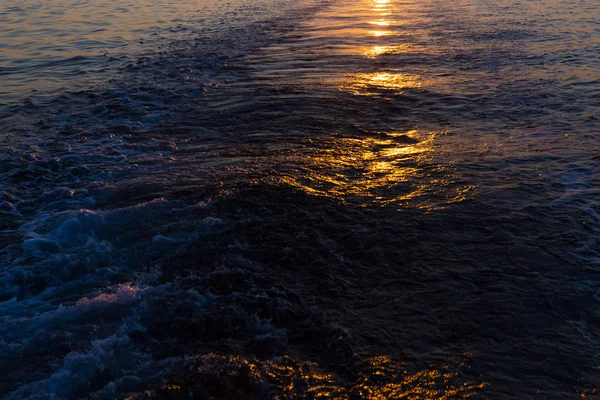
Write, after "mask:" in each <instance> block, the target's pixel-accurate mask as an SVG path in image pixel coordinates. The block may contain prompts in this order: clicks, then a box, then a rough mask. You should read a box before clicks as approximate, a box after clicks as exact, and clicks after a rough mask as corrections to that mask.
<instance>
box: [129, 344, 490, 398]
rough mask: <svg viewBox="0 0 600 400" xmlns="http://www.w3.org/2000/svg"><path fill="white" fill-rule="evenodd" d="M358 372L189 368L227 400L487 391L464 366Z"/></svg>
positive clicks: (220, 364) (391, 366) (373, 367)
mask: <svg viewBox="0 0 600 400" xmlns="http://www.w3.org/2000/svg"><path fill="white" fill-rule="evenodd" d="M357 368H358V371H357V373H356V378H355V379H354V380H353V381H352V382H348V381H344V380H342V379H341V378H340V377H338V376H336V375H334V374H332V373H327V372H323V371H322V370H321V368H320V367H319V365H318V364H317V363H314V362H311V361H303V360H298V359H295V358H293V357H289V356H284V357H278V358H277V359H275V360H267V361H262V360H258V359H254V358H245V357H241V356H235V355H221V354H207V355H204V356H201V357H198V358H197V359H195V360H193V361H192V362H191V365H190V368H189V370H190V371H191V372H190V375H191V376H189V377H188V379H189V380H190V381H191V383H193V384H194V385H195V386H196V387H198V386H200V387H202V385H203V384H205V383H208V384H207V385H206V389H208V390H210V388H215V382H222V384H221V385H217V386H216V387H217V388H218V389H219V393H220V395H221V396H225V397H229V396H230V395H231V396H233V397H235V398H237V397H236V396H235V394H238V393H241V392H244V393H245V394H246V395H251V393H252V392H253V391H254V390H260V391H261V392H262V393H265V390H268V392H269V396H273V397H271V398H273V399H281V400H283V399H290V398H328V399H336V400H346V399H356V398H361V399H373V400H376V399H377V400H379V399H381V400H384V399H411V400H421V399H422V400H425V399H428V400H448V399H467V398H470V397H473V396H475V395H477V394H478V393H479V392H481V391H482V390H483V389H484V387H485V386H486V383H485V382H481V383H476V382H472V381H470V380H468V379H467V378H466V377H465V375H466V371H467V370H468V369H469V366H468V365H467V364H466V363H465V362H463V363H461V364H458V365H454V366H451V365H445V366H441V367H439V368H436V369H433V368H431V369H426V370H422V371H416V372H412V371H409V368H408V367H407V366H406V365H404V364H401V363H398V362H395V361H393V360H392V359H391V358H389V357H386V356H379V357H367V358H364V359H362V360H360V361H359V363H358V366H357ZM223 383H225V384H223ZM184 385H185V384H184V383H181V384H171V385H165V386H163V387H162V388H161V389H159V390H157V391H155V393H146V394H145V396H144V397H142V396H140V397H136V396H134V397H131V399H141V398H160V397H161V396H162V397H166V396H167V395H170V396H174V395H177V394H186V395H187V394H188V393H189V389H187V388H185V386H184ZM236 386H237V387H236ZM186 390H188V391H187V392H186ZM203 393H206V390H203ZM220 398H222V397H220Z"/></svg>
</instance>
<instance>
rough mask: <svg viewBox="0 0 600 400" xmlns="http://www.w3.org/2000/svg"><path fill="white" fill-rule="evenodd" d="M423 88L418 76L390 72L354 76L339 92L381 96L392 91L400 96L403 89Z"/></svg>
mask: <svg viewBox="0 0 600 400" xmlns="http://www.w3.org/2000/svg"><path fill="white" fill-rule="evenodd" d="M422 87H423V80H422V78H421V76H419V75H410V74H403V73H392V72H375V73H370V74H356V75H352V76H351V77H350V82H349V83H348V84H347V85H342V86H341V87H340V90H342V91H349V92H351V93H353V94H355V95H357V96H371V97H379V96H382V95H383V93H381V92H382V91H386V92H387V91H394V92H395V93H396V94H401V93H402V91H403V90H404V89H419V88H422Z"/></svg>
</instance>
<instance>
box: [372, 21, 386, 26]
mask: <svg viewBox="0 0 600 400" xmlns="http://www.w3.org/2000/svg"><path fill="white" fill-rule="evenodd" d="M369 24H371V25H377V26H389V25H390V23H389V22H387V21H371V22H369Z"/></svg>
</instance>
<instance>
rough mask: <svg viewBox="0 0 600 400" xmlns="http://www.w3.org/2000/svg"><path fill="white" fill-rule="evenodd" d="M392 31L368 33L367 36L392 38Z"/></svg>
mask: <svg viewBox="0 0 600 400" xmlns="http://www.w3.org/2000/svg"><path fill="white" fill-rule="evenodd" d="M394 34H395V32H394V31H369V35H371V36H377V37H379V36H392V35H394Z"/></svg>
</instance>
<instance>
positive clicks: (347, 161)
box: [273, 130, 472, 211]
mask: <svg viewBox="0 0 600 400" xmlns="http://www.w3.org/2000/svg"><path fill="white" fill-rule="evenodd" d="M435 137H436V134H435V133H427V134H420V133H419V132H418V131H416V130H412V131H408V132H393V133H381V132H380V133H370V134H368V135H367V136H366V137H365V136H361V137H334V138H331V139H326V138H324V139H320V140H318V139H313V140H312V145H314V149H313V151H310V150H308V151H303V152H301V153H299V154H296V155H295V156H294V158H293V159H292V160H287V162H289V161H291V163H292V165H296V167H295V168H294V170H295V172H294V173H292V174H284V175H282V176H278V177H274V178H273V179H275V183H276V184H279V185H282V184H283V185H286V186H291V187H294V188H297V189H299V190H302V191H304V192H306V193H309V194H312V195H315V196H324V197H331V198H335V199H338V200H341V201H344V202H346V201H358V202H359V203H360V204H362V205H369V204H379V205H386V204H397V205H399V206H412V207H416V208H421V209H424V210H427V211H432V210H436V209H440V208H442V207H443V206H444V205H445V204H448V203H456V202H461V201H464V200H466V199H467V198H468V196H470V193H471V190H472V188H465V187H460V188H456V187H453V186H454V182H453V180H452V178H451V173H450V172H451V171H449V169H448V167H447V166H444V165H443V164H440V163H438V162H436V161H435V159H436V157H435V154H434V146H433V144H434V140H435ZM287 162H286V164H287Z"/></svg>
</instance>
